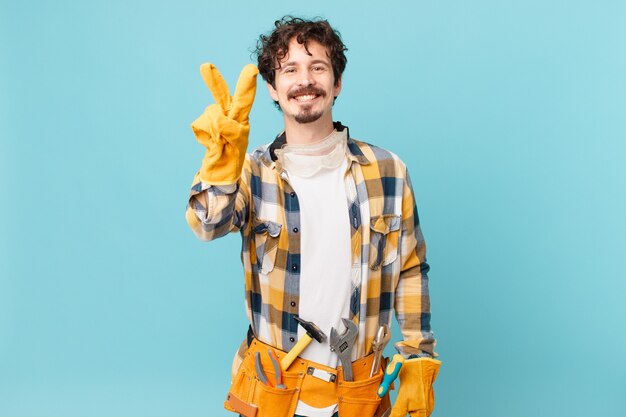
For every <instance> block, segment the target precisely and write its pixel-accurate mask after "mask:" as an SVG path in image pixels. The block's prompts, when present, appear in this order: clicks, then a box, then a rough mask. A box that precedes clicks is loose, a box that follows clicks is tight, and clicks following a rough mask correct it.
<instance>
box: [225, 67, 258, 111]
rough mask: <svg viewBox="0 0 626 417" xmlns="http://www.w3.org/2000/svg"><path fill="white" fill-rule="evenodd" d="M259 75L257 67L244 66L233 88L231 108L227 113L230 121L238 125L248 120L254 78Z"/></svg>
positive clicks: (253, 90) (253, 89) (253, 92)
mask: <svg viewBox="0 0 626 417" xmlns="http://www.w3.org/2000/svg"><path fill="white" fill-rule="evenodd" d="M258 73H259V70H258V69H257V67H255V66H254V65H252V64H248V65H246V66H245V67H244V68H243V70H241V74H240V75H239V81H237V87H235V95H234V96H233V107H232V109H231V110H230V112H229V113H228V116H229V117H230V118H231V119H234V120H236V121H238V122H240V123H242V122H245V121H246V120H247V119H248V114H249V113H250V109H251V108H252V103H253V102H254V95H255V94H256V76H257V74H258Z"/></svg>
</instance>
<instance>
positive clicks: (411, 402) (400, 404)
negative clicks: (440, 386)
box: [390, 358, 441, 417]
mask: <svg viewBox="0 0 626 417" xmlns="http://www.w3.org/2000/svg"><path fill="white" fill-rule="evenodd" d="M440 366H441V362H440V361H438V360H436V359H430V358H416V359H407V360H405V361H404V365H403V366H402V369H401V370H400V388H399V389H398V398H396V402H395V404H394V405H393V408H392V409H391V415H390V417H406V415H407V413H409V414H410V415H411V417H428V416H429V415H430V413H432V411H433V408H434V407H435V394H434V391H433V383H434V382H435V378H437V372H439V367H440Z"/></svg>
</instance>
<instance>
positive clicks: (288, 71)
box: [283, 67, 296, 74]
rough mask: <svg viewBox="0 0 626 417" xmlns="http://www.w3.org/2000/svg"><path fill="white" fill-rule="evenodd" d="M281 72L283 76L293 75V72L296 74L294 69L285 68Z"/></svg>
mask: <svg viewBox="0 0 626 417" xmlns="http://www.w3.org/2000/svg"><path fill="white" fill-rule="evenodd" d="M283 72H284V73H285V74H293V73H295V72H296V69H295V68H294V67H287V68H285V69H284V70H283Z"/></svg>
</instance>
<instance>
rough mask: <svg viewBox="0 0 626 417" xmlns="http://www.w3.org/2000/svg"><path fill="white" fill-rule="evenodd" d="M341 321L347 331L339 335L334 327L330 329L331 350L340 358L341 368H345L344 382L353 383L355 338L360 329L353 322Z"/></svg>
mask: <svg viewBox="0 0 626 417" xmlns="http://www.w3.org/2000/svg"><path fill="white" fill-rule="evenodd" d="M341 321H342V322H343V324H344V326H346V330H345V331H344V332H343V334H341V335H339V333H338V332H337V330H336V329H335V328H334V327H333V328H332V329H330V340H329V343H330V350H331V351H332V352H335V353H336V354H337V356H339V360H340V361H341V366H342V367H343V379H344V381H353V380H354V377H353V376H352V346H353V345H354V338H355V336H356V334H357V332H358V331H359V328H358V327H357V325H356V324H354V323H353V322H352V321H351V320H348V319H341Z"/></svg>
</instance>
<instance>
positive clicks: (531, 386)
mask: <svg viewBox="0 0 626 417" xmlns="http://www.w3.org/2000/svg"><path fill="white" fill-rule="evenodd" d="M225 3H226V2H208V1H205V2H200V1H196V2H185V3H184V4H179V3H177V2H152V1H141V2H139V1H106V2H105V1H101V2H80V1H75V2H70V1H48V2H44V1H32V2H17V1H12V2H9V1H6V0H2V1H1V2H0V39H1V41H0V48H1V49H0V138H1V141H0V146H1V148H0V187H1V188H0V189H1V192H2V204H1V205H0V218H1V219H2V221H1V222H0V227H1V229H0V274H1V279H0V417H84V416H89V417H100V416H133V417H142V416H146V417H159V416H168V417H169V416H187V417H192V416H227V415H231V414H230V413H227V412H226V411H224V410H223V409H222V401H223V399H224V396H225V393H226V390H227V386H228V380H229V371H230V363H231V358H232V355H233V353H234V350H235V348H236V347H237V346H238V344H239V342H240V341H241V339H242V338H243V336H244V334H245V329H246V324H245V322H246V319H245V314H244V302H243V280H242V273H241V265H240V262H239V248H240V242H239V237H238V236H236V235H233V236H230V237H227V238H225V239H222V240H221V241H219V242H214V243H211V244H205V243H201V242H199V241H197V240H196V239H195V238H194V236H193V235H192V233H191V232H190V231H189V230H188V228H187V226H186V223H185V220H184V209H185V204H186V199H187V195H188V188H189V185H190V183H191V180H192V178H193V175H194V173H195V171H196V169H197V168H198V167H199V165H200V162H201V159H202V156H203V150H202V148H201V147H200V145H198V144H197V143H196V141H195V139H194V137H193V134H192V132H191V130H190V128H189V125H190V123H191V121H192V120H193V119H194V118H195V117H196V116H197V115H199V114H200V113H201V112H202V110H203V109H204V107H205V106H206V105H207V104H209V103H210V102H211V101H212V99H211V96H210V94H209V92H208V90H207V89H206V88H205V86H204V84H203V82H202V79H201V77H200V75H199V72H198V68H199V66H200V64H201V63H202V62H205V61H211V62H213V63H215V64H216V65H217V66H218V68H220V70H221V71H222V72H223V73H224V74H225V77H226V79H227V81H229V83H230V84H231V87H234V83H235V80H236V78H237V75H238V73H239V71H240V69H241V67H243V65H244V64H246V63H248V62H250V53H249V50H250V48H251V47H253V46H254V43H255V41H256V38H257V36H258V34H260V33H263V32H267V31H269V30H270V29H271V27H272V23H273V21H274V20H276V19H277V18H279V17H280V16H282V15H284V14H287V13H296V14H300V15H306V16H316V15H321V16H324V17H326V18H328V19H329V20H330V21H331V23H332V24H334V25H335V26H336V27H337V28H338V29H339V30H340V31H341V33H342V35H343V38H344V40H345V42H346V43H347V45H348V47H349V51H348V67H347V70H346V72H345V74H344V76H345V78H344V88H343V92H342V95H341V97H340V98H339V100H338V101H337V104H336V106H335V113H334V114H335V118H336V119H338V120H341V121H342V122H343V123H345V124H347V125H348V126H350V128H351V133H352V134H353V136H355V137H357V138H360V139H363V140H366V141H371V142H374V143H376V144H379V145H381V146H384V147H387V148H388V149H391V150H392V151H394V152H396V153H397V154H399V155H401V156H402V158H403V159H404V160H405V162H406V163H407V165H408V166H409V168H410V170H411V175H412V179H413V184H414V187H415V193H416V197H417V201H418V206H419V210H420V216H421V220H422V224H423V230H424V233H425V236H426V240H427V243H428V245H429V261H430V263H431V265H432V271H431V274H430V276H431V293H432V304H433V308H432V309H433V326H434V329H435V331H436V335H437V338H438V343H439V344H438V349H437V350H438V352H439V354H440V356H441V359H442V360H443V362H444V365H443V368H442V371H441V373H440V376H439V379H438V381H437V383H436V392H437V409H436V411H435V413H434V414H433V415H434V416H447V417H450V416H452V417H465V416H481V417H491V416H493V417H503V416H504V417H518V416H519V417H522V416H528V415H532V416H568V417H578V416H581V417H582V416H586V417H589V416H594V417H595V416H615V417H617V416H624V415H626V359H625V357H626V325H625V324H624V323H625V318H626V307H625V305H626V304H625V301H624V297H625V295H626V284H625V278H626V274H625V271H624V269H625V268H624V256H625V255H626V242H625V240H626V239H625V236H626V220H625V213H626V190H625V186H624V179H625V178H626V169H625V168H624V165H625V162H626V121H625V119H626V117H625V115H626V114H625V113H626V112H625V109H626V53H625V51H626V28H625V26H626V25H625V22H626V4H625V3H624V2H622V1H595V2H594V1H567V2H565V1H539V0H529V1H518V2H512V1H495V0H494V1H474V2H458V1H457V2H452V1H436V2H433V1H428V2H426V1H415V2H408V1H407V2H393V1H387V2H384V3H371V4H370V3H365V4H362V3H361V2H356V1H351V2H341V1H327V2H326V1H324V2H322V1H319V2H310V3H308V5H302V6H298V5H296V4H297V3H296V2H288V1H274V2H266V1H265V2H233V3H232V5H226V4H225ZM259 87H260V88H259V94H258V96H257V101H256V104H255V107H254V109H253V112H252V115H251V123H252V133H251V143H252V145H253V146H256V145H259V144H261V143H265V142H268V141H270V140H271V139H272V138H273V136H274V135H275V134H276V133H278V131H279V130H280V129H281V126H282V118H281V115H280V113H279V112H278V111H277V110H276V109H275V108H274V107H273V105H272V103H271V101H270V99H269V96H268V94H267V91H266V90H265V88H264V86H263V85H262V84H261V83H259ZM397 335H398V332H397V331H396V337H397ZM388 353H392V352H391V350H389V351H388Z"/></svg>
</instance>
